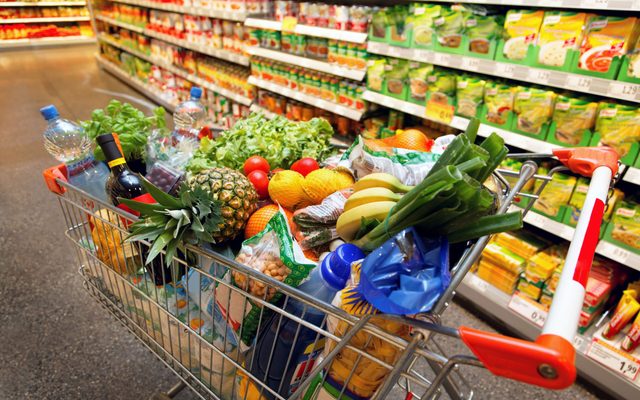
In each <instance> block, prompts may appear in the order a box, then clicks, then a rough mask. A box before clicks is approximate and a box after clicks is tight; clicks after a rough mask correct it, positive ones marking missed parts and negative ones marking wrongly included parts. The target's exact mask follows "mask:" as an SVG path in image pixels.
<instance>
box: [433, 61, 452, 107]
mask: <svg viewBox="0 0 640 400" xmlns="http://www.w3.org/2000/svg"><path fill="white" fill-rule="evenodd" d="M427 81H428V83H429V86H428V92H429V101H434V102H437V103H443V104H453V103H455V99H456V74H455V73H453V72H451V71H450V70H447V69H444V68H438V67H435V68H434V69H433V72H432V73H431V74H430V75H429V76H428V78H427Z"/></svg>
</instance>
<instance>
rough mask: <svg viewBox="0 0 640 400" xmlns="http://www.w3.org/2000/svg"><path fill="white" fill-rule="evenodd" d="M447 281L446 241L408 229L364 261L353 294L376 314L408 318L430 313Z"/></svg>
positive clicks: (447, 247)
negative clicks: (377, 312)
mask: <svg viewBox="0 0 640 400" xmlns="http://www.w3.org/2000/svg"><path fill="white" fill-rule="evenodd" d="M450 281H451V276H450V274H449V243H448V241H447V239H446V238H445V237H439V238H436V239H423V238H421V237H420V235H418V233H417V232H416V231H415V229H413V228H408V229H405V230H403V231H402V232H400V233H398V234H396V235H395V236H394V237H393V238H391V239H389V240H387V241H386V242H385V243H384V244H383V245H382V246H380V247H379V248H378V249H376V250H374V251H373V252H371V254H369V255H368V256H367V257H366V258H365V259H364V261H363V263H362V270H361V273H360V284H359V285H358V289H357V291H358V292H360V293H361V294H362V296H363V297H364V298H365V299H366V300H367V301H368V302H369V303H371V305H373V306H374V307H375V308H376V309H378V310H379V311H380V312H383V313H386V314H399V315H411V314H417V313H422V312H428V311H429V310H431V307H433V305H434V304H435V303H436V301H437V300H438V298H440V295H442V293H443V292H444V290H445V289H446V288H447V286H449V283H450Z"/></svg>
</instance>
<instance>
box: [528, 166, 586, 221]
mask: <svg viewBox="0 0 640 400" xmlns="http://www.w3.org/2000/svg"><path fill="white" fill-rule="evenodd" d="M576 181H577V179H576V177H575V176H571V175H566V174H559V173H556V174H553V177H552V178H551V181H549V183H548V184H547V186H545V188H544V190H543V191H542V193H540V198H539V199H538V200H536V202H535V203H534V204H533V209H534V210H536V211H540V212H542V213H543V214H546V215H548V216H550V217H560V218H562V216H561V215H559V214H560V207H561V206H563V205H565V204H567V203H568V202H569V199H570V198H571V194H572V193H573V188H574V187H575V185H576Z"/></svg>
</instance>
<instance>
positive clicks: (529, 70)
mask: <svg viewBox="0 0 640 400" xmlns="http://www.w3.org/2000/svg"><path fill="white" fill-rule="evenodd" d="M367 50H368V51H369V52H370V53H374V54H380V55H384V56H389V57H396V58H403V59H407V60H413V61H420V62H425V63H431V64H435V65H440V66H442V67H448V68H455V69H459V70H463V71H469V72H477V73H482V74H487V75H493V76H497V77H501V78H510V79H515V80H519V81H523V82H529V83H535V84H539V85H545V86H553V87H557V88H561V89H567V90H573V91H578V92H583V93H589V94H594V95H598V96H605V97H613V98H616V99H620V100H627V101H632V102H636V103H640V85H638V84H635V83H627V82H620V81H614V80H609V79H601V78H594V77H590V76H586V75H580V74H573V73H569V72H562V71H554V70H550V69H544V68H534V67H529V66H526V65H518V64H510V63H503V62H499V61H493V60H485V59H482V58H476V57H467V56H460V55H457V54H449V53H439V52H435V51H431V50H421V49H408V48H403V47H397V46H390V45H388V44H386V43H377V42H369V43H368V45H367Z"/></svg>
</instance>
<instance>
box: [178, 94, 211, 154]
mask: <svg viewBox="0 0 640 400" xmlns="http://www.w3.org/2000/svg"><path fill="white" fill-rule="evenodd" d="M190 96H191V97H190V99H189V100H186V101H183V102H182V103H180V104H178V106H177V107H176V110H175V111H174V113H173V125H174V139H175V141H177V142H180V141H181V140H184V139H185V138H188V139H194V140H196V141H197V140H198V135H199V134H200V130H201V129H202V128H203V127H204V126H205V124H206V119H207V110H206V109H205V107H204V105H203V104H202V102H201V101H200V98H201V97H202V88H199V87H197V86H194V87H192V88H191V92H190ZM174 144H175V143H174Z"/></svg>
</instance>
